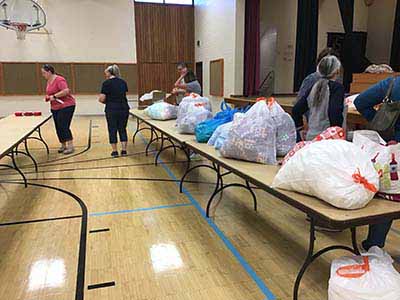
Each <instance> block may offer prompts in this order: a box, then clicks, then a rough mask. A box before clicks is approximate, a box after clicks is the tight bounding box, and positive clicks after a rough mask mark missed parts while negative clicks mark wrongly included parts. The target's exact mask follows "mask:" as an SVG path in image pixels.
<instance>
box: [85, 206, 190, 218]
mask: <svg viewBox="0 0 400 300" xmlns="http://www.w3.org/2000/svg"><path fill="white" fill-rule="evenodd" d="M192 205H193V204H192V203H180V204H171V205H160V206H152V207H144V208H136V209H126V210H117V211H109V212H97V213H91V214H89V216H90V217H101V216H109V215H121V214H129V213H136V212H142V211H152V210H159V209H165V208H174V207H184V206H192Z"/></svg>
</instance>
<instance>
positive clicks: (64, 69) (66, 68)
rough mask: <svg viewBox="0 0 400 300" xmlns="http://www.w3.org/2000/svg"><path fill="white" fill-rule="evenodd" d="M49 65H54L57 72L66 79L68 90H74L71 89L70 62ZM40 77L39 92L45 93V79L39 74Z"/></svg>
mask: <svg viewBox="0 0 400 300" xmlns="http://www.w3.org/2000/svg"><path fill="white" fill-rule="evenodd" d="M51 65H52V66H53V67H54V69H55V70H56V73H57V74H60V75H61V76H63V77H64V78H65V79H66V80H67V83H68V87H69V88H70V90H71V91H73V92H75V91H74V89H73V80H72V70H71V64H70V63H52V64H51ZM41 66H42V65H39V67H40V68H41ZM40 77H41V79H40V81H41V82H40V85H41V93H43V94H45V93H46V85H47V81H46V80H45V79H44V78H43V77H42V76H40Z"/></svg>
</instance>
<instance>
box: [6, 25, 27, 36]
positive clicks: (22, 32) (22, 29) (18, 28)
mask: <svg viewBox="0 0 400 300" xmlns="http://www.w3.org/2000/svg"><path fill="white" fill-rule="evenodd" d="M10 26H11V27H13V28H14V30H15V32H16V34H17V40H25V36H26V32H27V29H28V24H26V23H18V22H13V23H10Z"/></svg>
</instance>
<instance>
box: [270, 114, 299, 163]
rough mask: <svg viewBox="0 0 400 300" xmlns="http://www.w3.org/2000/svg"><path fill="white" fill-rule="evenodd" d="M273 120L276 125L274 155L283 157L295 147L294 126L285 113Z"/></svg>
mask: <svg viewBox="0 0 400 300" xmlns="http://www.w3.org/2000/svg"><path fill="white" fill-rule="evenodd" d="M273 119H274V121H275V124H276V154H277V155H278V156H285V155H286V154H288V153H289V151H290V150H292V149H293V147H294V146H295V145H296V138H297V133H296V126H295V124H294V121H293V119H292V117H291V116H290V115H289V114H288V113H286V112H284V113H281V114H279V115H277V116H276V117H273Z"/></svg>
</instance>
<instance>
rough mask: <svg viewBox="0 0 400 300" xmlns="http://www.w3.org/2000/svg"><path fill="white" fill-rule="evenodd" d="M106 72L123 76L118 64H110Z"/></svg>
mask: <svg viewBox="0 0 400 300" xmlns="http://www.w3.org/2000/svg"><path fill="white" fill-rule="evenodd" d="M106 72H108V73H110V74H111V75H112V76H115V77H121V72H120V70H119V67H118V66H117V65H116V64H114V65H112V66H108V67H107V69H106Z"/></svg>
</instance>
